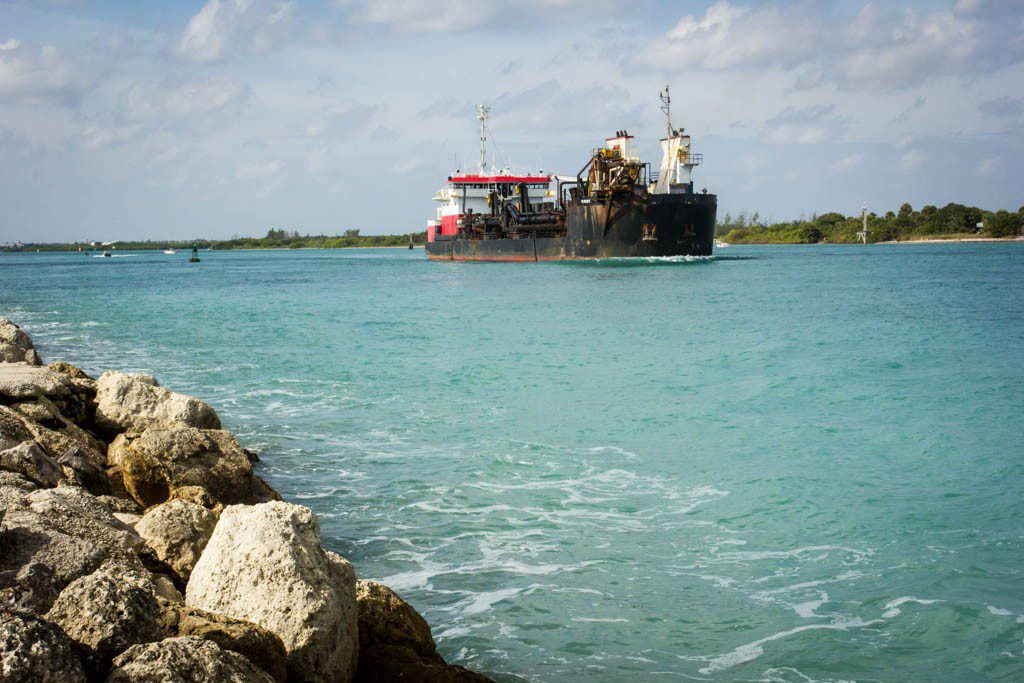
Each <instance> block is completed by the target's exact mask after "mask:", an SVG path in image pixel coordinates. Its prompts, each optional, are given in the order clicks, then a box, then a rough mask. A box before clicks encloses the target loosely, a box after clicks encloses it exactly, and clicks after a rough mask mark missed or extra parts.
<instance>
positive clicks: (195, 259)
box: [188, 245, 199, 263]
mask: <svg viewBox="0 0 1024 683" xmlns="http://www.w3.org/2000/svg"><path fill="white" fill-rule="evenodd" d="M188 262H189V263H199V247H197V246H195V245H192V258H190V259H189V260H188Z"/></svg>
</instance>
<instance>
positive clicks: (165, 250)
mask: <svg viewBox="0 0 1024 683" xmlns="http://www.w3.org/2000/svg"><path fill="white" fill-rule="evenodd" d="M164 253H165V254H177V253H178V250H177V249H164Z"/></svg>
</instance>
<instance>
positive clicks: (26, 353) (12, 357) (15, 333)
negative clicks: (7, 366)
mask: <svg viewBox="0 0 1024 683" xmlns="http://www.w3.org/2000/svg"><path fill="white" fill-rule="evenodd" d="M0 363H28V364H30V365H42V363H43V361H42V359H40V358H39V354H38V353H37V352H36V350H35V347H34V346H33V345H32V339H31V338H29V336H28V335H27V334H26V333H25V331H24V330H22V329H21V328H20V327H18V326H17V325H15V324H14V323H12V322H11V321H10V320H8V319H7V318H0Z"/></svg>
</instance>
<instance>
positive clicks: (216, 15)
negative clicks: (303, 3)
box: [172, 0, 293, 62]
mask: <svg viewBox="0 0 1024 683" xmlns="http://www.w3.org/2000/svg"><path fill="white" fill-rule="evenodd" d="M292 11H293V5H292V3H291V2H267V1H265V0H209V2H207V3H206V4H205V5H204V6H203V8H202V9H200V10H199V12H197V13H196V14H195V16H193V17H192V18H191V19H190V20H189V22H188V25H187V26H185V30H184V31H182V33H181V36H179V38H178V40H177V42H176V43H175V45H174V46H173V50H172V51H173V53H174V54H175V55H177V56H178V57H180V58H182V59H185V60H187V61H192V62H214V61H217V60H220V59H223V58H225V57H226V56H227V55H228V53H229V52H232V51H238V50H255V51H262V50H266V49H268V48H269V47H271V46H272V45H274V43H276V42H277V41H278V40H279V39H281V37H282V36H283V35H284V33H285V32H286V30H287V25H288V23H289V20H290V19H291V16H292Z"/></svg>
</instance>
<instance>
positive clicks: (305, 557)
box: [185, 502, 358, 681]
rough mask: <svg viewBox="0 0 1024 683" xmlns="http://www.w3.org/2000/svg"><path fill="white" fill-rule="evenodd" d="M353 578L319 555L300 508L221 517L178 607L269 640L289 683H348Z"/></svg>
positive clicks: (313, 527) (309, 519)
mask: <svg viewBox="0 0 1024 683" xmlns="http://www.w3.org/2000/svg"><path fill="white" fill-rule="evenodd" d="M355 580H356V579H355V572H354V571H353V570H352V565H350V564H349V563H348V562H347V561H345V560H344V559H342V558H341V557H339V556H338V555H335V554H334V553H330V552H327V551H325V550H324V548H323V545H322V543H321V540H320V526H319V524H318V523H317V520H316V516H315V515H314V514H313V513H312V511H310V510H309V509H308V508H305V507H302V506H299V505H291V504H288V503H282V502H271V503H264V504H262V505H252V506H245V505H234V506H229V507H227V508H225V509H224V511H223V512H222V513H221V517H220V521H219V522H218V523H217V527H216V529H214V532H213V536H212V537H211V538H210V542H209V543H208V544H207V545H206V550H204V551H203V555H202V557H200V558H199V562H198V563H197V564H196V566H195V567H194V568H193V570H192V576H191V578H190V579H189V582H188V587H187V589H186V591H185V603H186V604H187V605H189V606H190V607H198V608H200V609H205V610H208V611H211V612H218V613H220V614H225V615H227V616H230V617H235V618H237V619H245V620H247V621H251V622H254V623H256V624H259V625H260V626H262V627H264V628H266V629H268V630H270V631H272V632H274V633H276V634H277V635H278V636H279V637H280V638H281V640H282V642H283V643H284V646H285V649H286V650H287V651H288V680H289V681H351V680H352V679H353V676H354V675H355V668H356V661H357V657H358V642H357V629H358V624H357V612H356V603H355Z"/></svg>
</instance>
